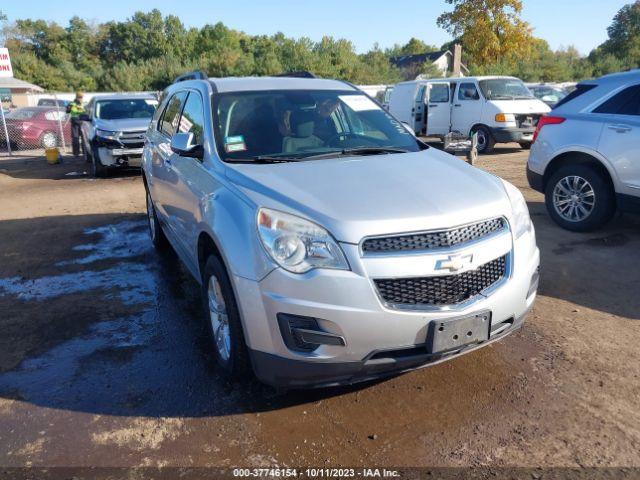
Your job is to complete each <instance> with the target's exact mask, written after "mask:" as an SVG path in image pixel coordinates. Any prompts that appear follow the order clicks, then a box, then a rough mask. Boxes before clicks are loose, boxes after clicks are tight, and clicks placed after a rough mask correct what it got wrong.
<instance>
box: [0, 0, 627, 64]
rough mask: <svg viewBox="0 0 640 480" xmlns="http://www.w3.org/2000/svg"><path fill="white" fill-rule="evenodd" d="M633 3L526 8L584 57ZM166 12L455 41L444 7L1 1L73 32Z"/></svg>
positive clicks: (189, 19)
mask: <svg viewBox="0 0 640 480" xmlns="http://www.w3.org/2000/svg"><path fill="white" fill-rule="evenodd" d="M630 2H631V0H523V4H524V9H523V18H524V19H525V20H526V21H528V22H529V23H530V24H531V26H532V27H533V28H534V35H536V36H538V37H540V38H543V39H545V40H547V42H549V44H550V46H551V48H553V49H558V48H560V47H566V46H569V45H573V46H575V47H577V48H578V50H579V51H580V52H581V53H583V54H588V53H589V52H590V51H591V50H592V49H593V48H594V47H596V46H598V45H599V44H601V43H602V42H603V41H604V40H606V39H607V27H608V26H609V25H610V24H611V20H612V19H613V16H614V15H615V14H616V12H617V11H618V10H619V9H620V8H621V7H622V6H624V5H625V4H627V3H630ZM153 8H158V9H159V10H160V11H161V12H162V13H163V14H165V15H167V14H174V15H176V16H178V17H180V19H181V20H182V21H183V23H184V24H185V25H187V26H189V27H201V26H202V25H204V24H206V23H216V22H219V21H222V22H223V23H225V24H226V25H227V26H228V27H231V28H234V29H236V30H242V31H244V32H246V33H249V34H253V35H257V34H273V33H276V32H278V31H281V32H283V33H284V34H285V35H287V36H289V37H296V38H297V37H302V36H306V37H310V38H311V39H312V40H319V39H320V38H322V36H323V35H330V36H333V37H336V38H346V39H348V40H351V41H352V42H353V44H354V45H355V47H356V50H357V51H358V52H360V53H362V52H365V51H367V50H369V49H370V48H371V47H372V46H373V45H374V44H375V43H376V42H377V43H378V44H379V45H380V47H382V48H386V47H390V46H392V45H393V44H395V43H400V44H403V43H406V42H407V41H408V40H409V38H411V37H416V38H419V39H421V40H423V41H425V42H426V43H428V44H433V45H436V46H440V45H442V44H443V43H445V42H447V41H449V40H450V37H449V35H448V34H447V33H446V32H445V31H444V30H442V29H440V28H438V27H437V25H436V18H437V17H438V15H439V14H440V13H442V12H443V11H446V10H448V9H450V6H449V5H447V4H446V3H445V1H444V0H403V1H398V0H395V1H393V0H391V1H389V0H387V1H382V0H368V1H364V0H297V1H296V0H254V1H247V0H179V1H176V0H109V1H108V2H91V1H87V0H62V1H61V0H46V1H43V0H29V1H18V0H0V10H1V11H3V12H4V13H5V14H6V15H7V16H8V17H9V20H16V19H18V18H42V19H45V20H50V21H55V22H57V23H60V24H62V25H66V24H67V22H68V20H69V18H71V17H72V16H74V15H78V16H80V17H82V18H85V19H87V20H93V21H98V22H105V21H108V20H125V19H126V18H128V17H130V16H131V14H133V13H134V12H135V11H137V10H143V11H148V10H151V9H153Z"/></svg>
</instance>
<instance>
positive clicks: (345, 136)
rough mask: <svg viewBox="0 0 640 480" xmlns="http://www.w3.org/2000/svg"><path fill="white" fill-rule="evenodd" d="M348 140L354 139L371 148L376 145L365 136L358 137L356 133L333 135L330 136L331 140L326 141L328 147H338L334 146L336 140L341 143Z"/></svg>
mask: <svg viewBox="0 0 640 480" xmlns="http://www.w3.org/2000/svg"><path fill="white" fill-rule="evenodd" d="M348 138H356V139H359V140H364V141H366V142H367V143H368V144H370V145H371V146H375V145H376V143H375V142H373V141H372V139H371V138H370V137H367V136H366V135H360V134H358V133H351V132H342V133H336V134H335V135H332V136H331V138H329V139H328V140H327V145H328V146H330V147H337V146H339V145H335V143H336V141H337V140H340V141H341V142H342V141H344V140H346V139H348Z"/></svg>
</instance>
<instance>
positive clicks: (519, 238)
mask: <svg viewBox="0 0 640 480" xmlns="http://www.w3.org/2000/svg"><path fill="white" fill-rule="evenodd" d="M179 80H180V81H177V82H175V83H174V84H173V85H171V86H170V87H169V88H167V89H166V91H165V92H164V94H163V97H162V101H161V104H160V107H159V109H158V111H157V114H156V115H155V117H154V118H153V120H152V122H151V125H150V127H149V130H148V132H147V143H146V145H145V148H144V154H143V178H144V184H145V187H146V189H147V210H148V217H149V227H150V231H151V238H152V240H153V243H154V244H155V245H156V247H157V248H164V247H165V246H166V245H167V241H168V243H169V244H171V246H172V247H173V248H174V249H175V251H176V252H177V253H178V255H179V257H180V258H181V259H182V261H183V262H184V263H185V265H186V266H187V268H188V269H189V270H190V271H191V273H192V274H193V276H194V277H195V278H196V279H197V280H198V282H199V283H200V284H201V285H202V296H203V304H204V308H205V311H206V318H207V325H208V328H209V331H210V335H211V351H212V353H213V355H214V357H215V359H216V360H217V363H218V364H219V366H220V367H221V369H222V371H223V372H225V373H226V374H227V375H229V376H235V377H237V376H239V375H242V374H245V373H247V372H249V371H250V370H253V372H254V373H255V374H256V376H257V377H258V378H259V379H260V380H261V381H263V382H265V383H269V384H272V385H277V386H284V387H308V386H326V385H336V384H345V383H353V382H357V381H362V380H367V379H371V378H376V377H380V376H385V375H391V374H395V373H398V372H402V371H407V370H411V369H415V368H420V367H423V366H426V365H432V364H434V363H437V362H441V361H443V360H447V359H450V358H453V357H455V356H457V355H461V354H463V353H467V352H469V351H471V350H474V349H476V348H479V347H482V346H485V345H488V344H489V343H491V342H493V341H495V340H498V339H500V338H503V337H504V336H506V335H508V334H510V333H512V332H513V331H515V330H516V329H518V328H519V327H520V326H521V325H522V322H523V319H524V316H525V315H526V313H527V312H528V311H529V309H530V308H531V306H532V304H533V302H534V299H535V296H536V290H537V285H538V264H539V251H538V248H537V246H536V240H535V233H534V228H533V225H532V223H531V220H530V218H529V212H528V209H527V205H526V203H525V201H524V199H523V197H522V195H521V194H520V192H519V191H518V189H516V188H515V187H514V186H513V185H511V184H509V183H507V182H505V181H503V180H501V179H500V178H498V177H495V176H493V175H490V174H488V173H485V172H483V171H481V170H478V169H476V168H474V167H471V166H469V165H467V164H466V163H464V162H463V161H461V160H459V159H457V158H455V157H452V156H450V155H448V154H446V153H444V152H441V151H438V150H435V149H433V148H429V147H428V146H427V145H425V144H424V143H422V142H420V141H419V140H418V139H416V138H415V137H414V136H413V135H412V134H411V133H410V132H409V131H408V130H407V129H406V128H405V127H404V126H403V125H402V124H401V123H400V122H399V121H398V120H396V119H395V118H394V117H392V116H391V115H390V114H389V113H387V112H386V111H385V110H383V109H382V108H381V107H380V106H379V104H377V103H376V102H374V101H373V100H372V99H371V98H370V97H368V96H367V95H365V94H364V93H363V92H361V91H360V90H358V89H357V88H355V87H354V86H352V85H350V84H347V83H345V82H341V81H334V80H322V79H316V78H292V77H271V78H211V79H207V78H206V77H205V76H204V75H203V74H199V73H194V74H192V75H186V76H183V77H182V78H180V79H179Z"/></svg>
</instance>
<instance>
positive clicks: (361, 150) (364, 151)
mask: <svg viewBox="0 0 640 480" xmlns="http://www.w3.org/2000/svg"><path fill="white" fill-rule="evenodd" d="M407 152H409V150H406V149H404V148H395V147H355V148H343V149H342V150H334V151H332V152H324V153H317V154H315V155H307V156H305V157H301V158H300V160H315V159H320V158H331V157H335V156H342V155H381V154H385V153H407Z"/></svg>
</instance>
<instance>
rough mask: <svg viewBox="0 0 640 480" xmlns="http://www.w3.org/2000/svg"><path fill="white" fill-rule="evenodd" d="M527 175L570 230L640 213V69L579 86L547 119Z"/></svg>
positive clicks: (540, 128) (541, 125)
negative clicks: (623, 214)
mask: <svg viewBox="0 0 640 480" xmlns="http://www.w3.org/2000/svg"><path fill="white" fill-rule="evenodd" d="M527 176H528V177H529V183H530V184H531V186H532V187H533V188H534V189H536V190H538V191H540V192H543V193H544V194H545V199H546V204H547V210H548V211H549V214H550V215H551V218H553V220H554V221H555V222H556V223H557V224H558V225H560V226H561V227H563V228H565V229H567V230H573V231H577V232H584V231H589V230H595V229H597V228H599V227H601V226H602V225H604V224H605V223H606V222H607V221H608V220H609V219H611V217H612V216H613V214H614V213H615V211H616V209H617V210H620V211H625V212H636V213H640V70H634V71H631V72H625V73H618V74H614V75H607V76H605V77H602V78H599V79H597V80H589V81H587V82H584V83H581V84H579V85H578V86H577V88H576V90H575V91H574V92H573V93H571V94H569V96H567V97H565V98H564V99H563V100H561V101H560V103H558V105H557V106H556V108H555V109H554V110H553V111H552V112H551V113H550V114H549V115H547V116H544V117H542V118H541V119H540V121H539V122H538V126H537V130H536V133H535V136H534V144H533V146H532V148H531V152H530V155H529V162H528V163H527Z"/></svg>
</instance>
